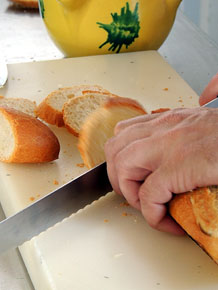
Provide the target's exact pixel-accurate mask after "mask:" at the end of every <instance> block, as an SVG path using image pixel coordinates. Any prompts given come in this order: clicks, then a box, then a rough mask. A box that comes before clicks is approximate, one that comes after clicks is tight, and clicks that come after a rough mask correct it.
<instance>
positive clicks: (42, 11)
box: [39, 0, 45, 19]
mask: <svg viewBox="0 0 218 290" xmlns="http://www.w3.org/2000/svg"><path fill="white" fill-rule="evenodd" d="M39 8H40V13H41V15H42V18H43V19H44V12H45V7H44V2H43V0H39Z"/></svg>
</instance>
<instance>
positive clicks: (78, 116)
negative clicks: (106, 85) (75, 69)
mask: <svg viewBox="0 0 218 290" xmlns="http://www.w3.org/2000/svg"><path fill="white" fill-rule="evenodd" d="M113 96H115V95H111V94H109V93H104V92H102V93H100V92H93V91H86V92H84V95H83V96H79V97H75V98H73V99H71V100H69V101H68V102H67V103H65V104H64V107H63V119H64V124H65V127H66V128H67V129H68V131H69V132H70V133H72V134H73V135H75V136H76V137H78V136H79V132H80V129H81V127H82V125H83V123H84V121H85V119H86V118H87V117H88V116H89V115H90V114H91V113H92V112H94V111H95V110H97V109H98V108H99V107H100V106H101V105H102V104H103V103H104V102H105V101H106V100H107V99H108V98H110V97H113Z"/></svg>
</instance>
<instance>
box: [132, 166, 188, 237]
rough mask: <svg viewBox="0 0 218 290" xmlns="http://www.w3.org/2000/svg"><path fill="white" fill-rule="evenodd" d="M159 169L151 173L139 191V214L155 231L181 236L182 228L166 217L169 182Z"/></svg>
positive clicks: (170, 195) (170, 196) (170, 194)
mask: <svg viewBox="0 0 218 290" xmlns="http://www.w3.org/2000/svg"><path fill="white" fill-rule="evenodd" d="M164 175H165V174H162V173H161V171H160V170H159V169H157V170H156V171H154V172H153V173H151V174H150V175H149V176H148V177H147V179H146V180H145V181H144V183H143V184H142V185H141V187H140V189H139V193H138V194H139V200H140V206H141V212H142V214H143V216H144V217H145V219H146V221H147V222H148V224H149V225H150V226H151V227H152V228H155V229H157V230H160V231H164V232H169V233H173V234H176V235H183V234H184V231H183V230H182V228H181V227H180V226H179V225H178V224H177V223H176V222H175V221H174V220H173V219H172V218H170V217H169V216H168V215H167V207H166V203H167V202H169V201H170V200H171V198H172V193H171V192H170V191H169V189H168V188H169V186H168V185H169V182H168V180H167V178H164Z"/></svg>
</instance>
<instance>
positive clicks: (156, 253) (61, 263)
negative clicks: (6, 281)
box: [0, 51, 218, 290]
mask: <svg viewBox="0 0 218 290" xmlns="http://www.w3.org/2000/svg"><path fill="white" fill-rule="evenodd" d="M73 84H99V85H102V86H103V87H105V88H106V89H108V90H110V91H111V92H113V93H115V94H118V95H121V96H125V97H131V98H134V99H137V100H138V101H139V102H141V103H142V104H143V105H144V106H145V108H146V109H147V110H148V111H150V110H152V109H158V108H160V107H169V108H175V107H184V106H185V107H195V106H198V96H197V95H196V94H195V92H193V90H192V89H191V88H190V87H189V86H188V85H187V84H186V83H185V82H184V81H183V80H182V79H181V78H180V76H179V75H178V74H177V73H176V72H175V71H174V70H173V69H172V68H171V67H170V66H169V65H168V64H167V63H166V62H165V61H164V60H163V59H162V57H161V56H160V55H159V54H158V53H157V52H153V51H151V52H137V53H128V54H119V55H104V56H92V57H83V58H74V59H64V60H55V61H48V62H38V63H26V64H14V65H9V80H8V83H7V86H6V87H5V88H4V89H1V90H0V95H5V96H6V97H25V98H30V99H33V100H35V101H36V102H37V103H39V102H40V101H41V100H42V99H43V98H44V97H45V96H46V95H47V94H48V93H50V92H51V91H53V90H55V89H57V88H58V87H63V86H71V85H73ZM51 128H52V130H54V132H55V133H56V135H57V136H58V138H59V140H60V143H61V153H60V158H59V160H57V161H54V162H51V163H48V164H44V165H40V164H32V165H17V164H0V186H1V188H0V201H1V203H2V206H3V209H4V211H5V214H6V215H7V216H9V215H11V214H14V213H16V212H17V211H19V210H21V209H23V208H24V207H26V206H27V205H29V204H30V203H31V202H32V201H33V200H37V199H38V198H41V197H43V196H44V195H46V194H47V193H49V192H50V191H51V190H54V189H55V188H57V187H58V186H59V185H62V184H64V183H66V182H67V181H69V180H70V179H72V178H74V177H76V176H78V175H79V174H81V173H82V172H85V171H86V168H82V167H79V166H77V164H79V163H82V160H81V158H80V156H79V153H78V151H77V148H76V144H77V139H76V138H75V137H73V136H72V135H70V134H69V133H68V132H67V131H66V130H65V129H64V128H56V127H53V126H51ZM20 251H21V254H22V257H23V259H24V262H25V264H26V267H27V269H28V272H29V274H30V277H31V279H32V282H33V284H34V287H35V289H36V290H47V289H48V290H50V289H52V290H136V289H137V290H144V289H149V290H150V289H161V290H166V289H167V290H169V289H172V290H174V289H209V290H213V289H214V290H215V289H217V288H218V267H217V265H215V263H214V262H212V261H211V260H210V258H209V257H208V256H207V255H206V254H205V253H204V252H203V251H202V250H201V249H200V248H199V247H198V246H196V245H195V243H194V242H193V241H191V240H190V239H189V238H187V237H182V238H178V237H174V236H172V235H169V234H165V233H160V232H157V231H155V230H152V229H151V228H150V227H149V226H148V225H147V224H146V222H145V220H144V219H143V217H142V216H141V214H140V213H139V212H137V211H135V210H133V209H132V208H130V207H127V206H125V205H124V204H123V199H122V197H120V196H117V195H116V194H114V193H109V194H108V195H107V197H104V198H101V199H100V200H99V201H96V202H94V203H93V204H92V205H91V206H87V207H86V208H85V209H84V210H81V211H79V212H78V213H77V214H75V215H72V216H71V217H70V218H67V219H65V220H64V221H62V222H61V223H59V224H57V225H56V226H54V227H53V228H50V229H49V230H48V231H46V232H44V233H42V234H40V235H39V236H38V237H36V238H34V239H32V240H31V241H29V242H26V243H25V244H24V245H22V246H21V247H20Z"/></svg>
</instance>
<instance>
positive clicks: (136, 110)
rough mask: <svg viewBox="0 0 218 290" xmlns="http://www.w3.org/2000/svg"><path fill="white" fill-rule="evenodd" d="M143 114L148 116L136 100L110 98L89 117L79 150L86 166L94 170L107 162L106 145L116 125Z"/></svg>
mask: <svg viewBox="0 0 218 290" xmlns="http://www.w3.org/2000/svg"><path fill="white" fill-rule="evenodd" d="M142 114H146V111H145V109H144V108H143V107H142V106H141V105H140V104H139V103H138V102H136V101H135V100H132V99H128V98H122V97H116V98H108V99H107V100H106V101H105V102H104V103H103V105H102V106H100V107H99V108H98V109H97V110H95V111H94V112H93V113H92V114H90V115H89V117H88V118H87V119H86V120H85V122H84V123H83V126H82V128H81V130H80V134H79V141H78V149H79V152H80V154H81V157H82V159H83V162H84V164H85V165H86V166H87V167H88V168H92V167H94V166H96V165H98V164H100V163H101V162H103V161H105V155H104V145H105V143H106V141H107V140H108V139H109V138H111V137H112V136H113V134H114V127H115V125H116V124H117V123H118V122H119V121H122V120H126V119H130V118H133V117H136V116H139V115H142Z"/></svg>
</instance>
